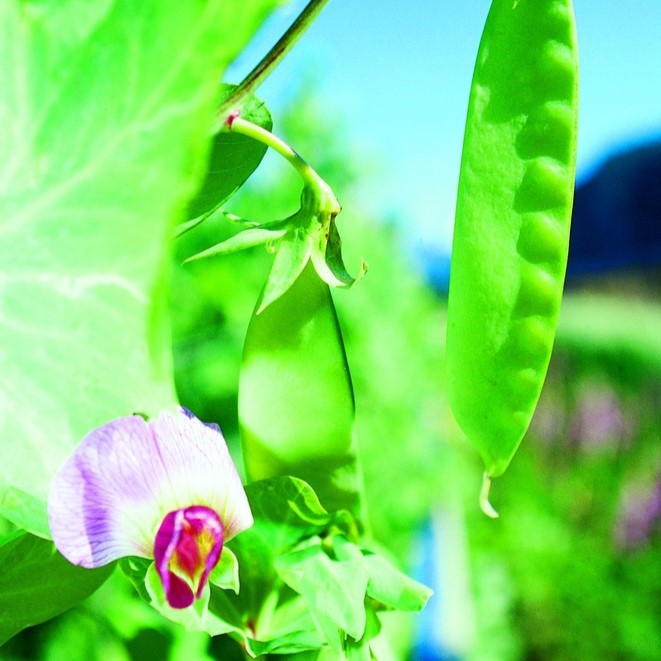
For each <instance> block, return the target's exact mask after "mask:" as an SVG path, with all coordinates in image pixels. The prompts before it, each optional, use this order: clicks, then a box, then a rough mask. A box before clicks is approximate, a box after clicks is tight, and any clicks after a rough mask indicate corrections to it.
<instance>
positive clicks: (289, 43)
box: [218, 0, 328, 121]
mask: <svg viewBox="0 0 661 661" xmlns="http://www.w3.org/2000/svg"><path fill="white" fill-rule="evenodd" d="M327 2H328V0H310V2H308V4H307V5H306V6H305V9H303V11H302V12H301V13H300V14H299V15H298V18H297V19H296V20H295V21H294V22H293V23H292V24H291V26H290V27H289V29H288V30H287V32H285V33H284V34H283V35H282V37H280V39H278V41H277V43H276V44H275V45H274V46H273V48H271V50H270V51H269V52H268V53H267V54H266V55H265V56H264V57H263V58H262V59H261V60H260V62H259V64H257V66H256V67H255V68H254V69H253V70H252V71H251V72H250V73H249V74H248V75H247V76H246V77H245V78H244V79H243V81H242V82H241V83H240V84H239V86H238V87H237V88H236V89H235V90H234V92H232V94H230V95H229V97H227V99H225V100H224V101H223V103H222V104H221V106H220V108H219V109H218V116H219V117H220V119H221V121H225V117H226V116H227V115H228V114H229V113H230V112H232V111H233V110H234V109H236V108H240V107H241V106H242V105H243V103H244V101H245V100H246V99H247V98H248V96H250V95H251V94H252V93H253V92H254V91H255V90H256V89H257V87H259V85H261V84H262V83H263V82H264V80H266V78H268V76H269V75H270V74H271V72H272V71H273V69H275V67H276V66H277V65H278V64H279V63H280V62H281V60H282V59H283V58H284V57H285V55H287V53H289V51H290V50H291V49H292V48H293V47H294V45H295V44H296V42H297V41H298V40H299V38H300V37H301V35H302V34H303V33H304V32H305V31H306V30H307V29H308V27H310V25H311V24H312V22H313V21H314V20H315V18H317V15H318V14H319V12H321V10H322V9H323V8H324V5H325V4H326V3H327Z"/></svg>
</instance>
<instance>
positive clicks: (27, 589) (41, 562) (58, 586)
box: [0, 533, 113, 645]
mask: <svg viewBox="0 0 661 661" xmlns="http://www.w3.org/2000/svg"><path fill="white" fill-rule="evenodd" d="M0 567H2V571H1V572H0V645H2V644H3V643H4V642H5V641H7V640H8V639H9V638H11V637H12V636H13V635H15V634H17V633H18V632H19V631H21V630H23V629H25V627H28V626H32V625H34V624H39V623H40V622H45V621H46V620H49V619H50V618H52V617H55V616H56V615H59V614H60V613H63V612H64V611H65V610H67V609H69V608H71V607H72V606H74V605H75V604H77V603H78V602H79V601H81V600H82V599H85V598H86V597H88V596H89V595H90V594H92V592H94V591H95V590H96V589H97V588H98V587H99V586H100V585H101V584H102V583H103V582H104V581H105V580H106V579H107V578H108V576H110V573H111V572H112V570H113V566H112V565H109V566H107V567H103V568H102V569H94V570H89V569H82V568H81V567H75V566H74V565H72V564H70V563H69V562H67V561H66V560H65V559H64V558H63V557H62V556H61V555H60V554H59V553H57V551H56V550H55V548H54V547H53V544H52V542H49V541H46V540H44V539H40V538H39V537H34V536H33V535H28V534H26V533H14V534H12V535H8V536H7V537H5V538H3V539H2V540H0ZM35 578H38V580H35Z"/></svg>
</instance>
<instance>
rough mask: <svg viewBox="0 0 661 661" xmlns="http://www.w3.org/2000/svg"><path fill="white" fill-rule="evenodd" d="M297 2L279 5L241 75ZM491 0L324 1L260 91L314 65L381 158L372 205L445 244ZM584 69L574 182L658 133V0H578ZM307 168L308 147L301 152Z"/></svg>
mask: <svg viewBox="0 0 661 661" xmlns="http://www.w3.org/2000/svg"><path fill="white" fill-rule="evenodd" d="M304 5H305V2H304V1H303V0H292V1H291V2H290V3H289V4H288V5H285V7H284V8H282V9H281V10H279V11H278V12H276V14H275V15H274V17H273V18H272V19H271V20H270V21H269V23H268V25H267V26H266V27H265V28H264V30H262V32H261V33H260V35H258V37H257V38H256V39H255V41H254V42H253V44H252V46H251V48H250V49H249V50H248V51H247V53H246V55H245V56H244V57H243V58H242V59H241V60H240V61H239V62H238V63H237V66H236V68H235V70H234V72H233V73H234V76H233V77H234V78H237V77H239V75H240V74H241V73H244V72H246V71H247V70H248V69H249V68H250V67H251V66H252V65H253V64H254V63H255V62H256V61H257V59H259V57H261V55H262V54H263V53H264V52H266V50H268V48H269V46H270V45H271V44H272V43H273V42H274V41H275V39H277V37H278V36H279V35H280V34H281V33H282V32H283V31H284V30H285V29H286V27H287V26H288V25H289V23H290V22H291V21H292V20H293V18H294V16H295V15H296V14H297V13H298V12H299V11H300V10H301V9H302V7H303V6H304ZM489 5H490V2H489V0H418V1H417V2H415V3H413V2H412V3H405V2H402V1H401V0H399V1H397V0H330V1H329V3H328V5H327V6H326V7H325V8H324V10H323V12H322V13H321V15H320V16H319V18H318V19H317V21H316V22H315V24H314V25H313V26H312V27H311V28H310V30H309V31H308V32H307V33H306V34H305V35H304V36H303V37H302V39H301V41H300V42H299V44H297V46H296V47H295V49H294V50H293V51H292V52H291V53H290V54H289V55H288V57H287V59H286V60H285V61H284V62H283V63H282V65H281V66H280V67H279V68H278V69H277V70H276V71H275V73H274V74H273V75H272V76H271V78H270V79H269V80H268V81H267V82H266V83H265V84H264V85H263V86H262V88H260V90H259V94H260V96H262V97H263V98H264V99H265V100H266V101H267V103H268V104H269V105H270V106H271V107H272V108H275V110H276V120H277V108H278V107H279V106H280V105H281V104H282V103H283V101H284V99H286V98H287V95H288V94H289V93H291V91H292V90H293V89H295V88H296V84H297V82H299V81H300V80H301V78H302V77H304V76H306V74H307V72H309V70H310V68H311V66H314V67H315V71H317V72H318V80H319V89H320V92H321V93H322V94H323V95H325V96H326V97H327V98H328V103H329V104H331V105H332V106H333V107H335V108H337V112H338V114H339V115H340V116H342V117H346V119H347V122H348V124H349V132H350V134H351V135H352V136H353V137H354V138H355V139H356V140H357V141H358V143H359V144H362V145H365V146H366V147H367V148H368V149H369V151H370V152H372V153H376V154H378V155H379V156H380V157H381V158H382V159H383V161H384V163H385V167H384V172H383V173H382V175H380V177H381V178H380V182H379V184H380V185H379V186H378V188H377V195H375V198H378V199H374V200H373V203H374V209H375V210H376V211H377V212H379V213H384V214H389V215H391V212H392V213H396V214H397V215H398V216H399V217H400V218H401V219H402V222H403V224H405V225H406V227H407V228H409V227H410V233H411V236H412V237H415V238H416V239H417V240H419V241H422V242H423V243H425V244H431V245H434V246H437V247H440V248H441V249H444V248H447V249H448V250H449V246H450V241H451V228H452V218H453V214H454V197H455V193H456V186H457V178H458V171H459V162H460V157H461V143H462V138H463V125H464V120H465V115H466V106H467V101H468V90H469V86H470V81H471V75H472V70H473V64H474V59H475V54H476V52H477V46H478V43H479V39H480V34H481V31H482V27H483V25H484V20H485V18H486V15H487V12H488V9H489ZM574 7H575V13H576V20H577V25H578V36H579V49H580V53H579V59H580V67H581V97H580V99H581V105H580V117H579V150H578V167H579V175H578V176H579V180H580V178H581V177H582V176H585V175H586V174H587V173H589V171H590V169H591V168H593V167H594V166H595V164H596V163H598V162H599V160H600V159H602V158H603V157H604V156H605V155H607V154H608V153H612V151H613V150H615V149H618V148H621V147H622V146H626V145H627V144H631V143H632V142H638V141H640V140H642V139H644V138H645V137H650V136H657V137H661V40H660V36H661V27H660V26H661V0H629V1H627V2H622V1H617V2H616V1H615V0H575V2H574ZM305 156H306V157H307V158H308V159H309V160H310V161H311V163H312V165H314V154H306V155H305Z"/></svg>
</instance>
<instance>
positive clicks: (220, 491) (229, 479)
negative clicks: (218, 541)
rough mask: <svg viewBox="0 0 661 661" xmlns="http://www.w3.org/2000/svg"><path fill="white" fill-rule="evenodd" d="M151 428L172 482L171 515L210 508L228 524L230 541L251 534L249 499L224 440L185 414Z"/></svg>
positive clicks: (163, 417) (161, 420)
mask: <svg viewBox="0 0 661 661" xmlns="http://www.w3.org/2000/svg"><path fill="white" fill-rule="evenodd" d="M151 424H152V428H153V430H154V434H155V435H156V437H157V439H158V445H159V451H160V458H161V461H162V463H163V466H164V470H165V471H166V472H167V474H168V477H169V480H170V489H169V490H168V494H167V496H168V497H171V499H167V500H166V501H165V502H164V503H163V505H164V506H165V507H166V511H167V512H171V511H174V510H176V509H182V508H185V507H189V506H190V505H205V506H206V507H209V508H211V509H212V510H214V511H215V512H217V513H218V515H219V516H220V519H221V521H222V522H223V526H224V528H225V541H227V540H229V539H232V537H234V536H236V535H237V534H238V533H240V532H241V531H243V530H246V529H247V528H249V527H250V526H251V525H252V523H253V517H252V513H251V511H250V506H249V505H248V498H247V497H246V493H245V491H244V489H243V485H242V484H241V478H240V477H239V474H238V472H237V470H236V467H235V466H234V462H233V461H232V457H231V456H230V453H229V450H228V449H227V444H226V443H225V440H224V439H223V437H222V436H221V434H220V433H219V432H218V431H216V430H215V429H213V428H210V427H209V426H207V425H205V424H204V423H202V422H201V421H200V420H198V419H197V418H195V417H188V416H187V415H186V413H180V414H177V415H173V414H171V413H168V412H164V413H162V414H161V415H160V416H159V417H158V418H157V419H156V420H154V421H152V423H151Z"/></svg>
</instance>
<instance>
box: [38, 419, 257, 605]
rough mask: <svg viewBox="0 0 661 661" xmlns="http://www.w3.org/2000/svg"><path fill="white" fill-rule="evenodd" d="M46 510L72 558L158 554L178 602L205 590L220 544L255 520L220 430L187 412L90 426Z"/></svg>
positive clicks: (85, 562) (96, 560) (84, 561)
mask: <svg viewBox="0 0 661 661" xmlns="http://www.w3.org/2000/svg"><path fill="white" fill-rule="evenodd" d="M48 515H49V521H50V529H51V533H52V536H53V541H54V542H55V546H56V547H57V549H58V550H59V551H60V553H62V555H63V556H64V557H66V558H67V559H68V560H69V561H70V562H72V563H73V564H77V565H81V566H83V567H100V566H102V565H105V564H108V563H109V562H112V561H114V560H118V559H120V558H123V557H127V556H139V557H143V558H153V559H154V560H155V564H156V570H157V572H158V575H159V576H160V578H161V581H162V583H163V588H164V590H165V594H166V597H167V600H168V603H169V604H170V606H172V607H173V608H186V607H187V606H190V605H191V604H192V603H193V601H194V600H195V599H196V598H199V597H200V595H201V593H202V590H203V588H204V586H205V585H206V583H207V580H208V578H209V574H210V573H211V571H212V570H213V568H214V567H215V566H216V564H217V563H218V561H219V559H220V555H221V553H222V549H223V544H224V543H225V542H226V541H227V540H229V539H231V538H232V537H234V536H235V535H237V534H238V533H240V532H241V531H243V530H245V529H246V528H249V527H250V526H251V525H252V523H253V518H252V514H251V512H250V507H249V505H248V500H247V498H246V494H245V491H244V490H243V486H242V485H241V480H240V478H239V475H238V473H237V471H236V468H235V466H234V464H233V463H232V459H231V457H230V454H229V451H228V449H227V445H226V443H225V440H224V439H223V437H222V435H221V433H220V430H219V429H217V428H213V427H211V426H208V425H205V424H203V423H202V422H200V421H199V420H198V419H197V418H195V417H194V416H193V415H192V414H190V413H188V412H187V411H183V410H182V411H180V412H178V413H175V414H172V413H168V412H165V413H162V414H161V415H160V416H159V417H158V418H156V419H153V420H150V421H149V422H147V421H145V420H144V419H143V418H142V417H140V416H137V415H134V416H129V417H125V418H118V419H117V420H113V421H111V422H109V423H107V424H105V425H103V426H102V427H99V428H97V429H94V430H93V431H91V432H90V433H89V434H88V435H87V436H86V437H85V438H84V439H83V440H82V441H81V443H80V444H79V445H78V447H77V448H76V449H75V451H74V452H73V454H72V455H71V456H70V457H69V459H68V460H67V462H66V463H65V464H64V466H63V467H62V468H61V469H60V471H59V472H58V473H57V475H56V476H55V479H54V481H53V484H52V487H51V492H50V495H49V498H48Z"/></svg>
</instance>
